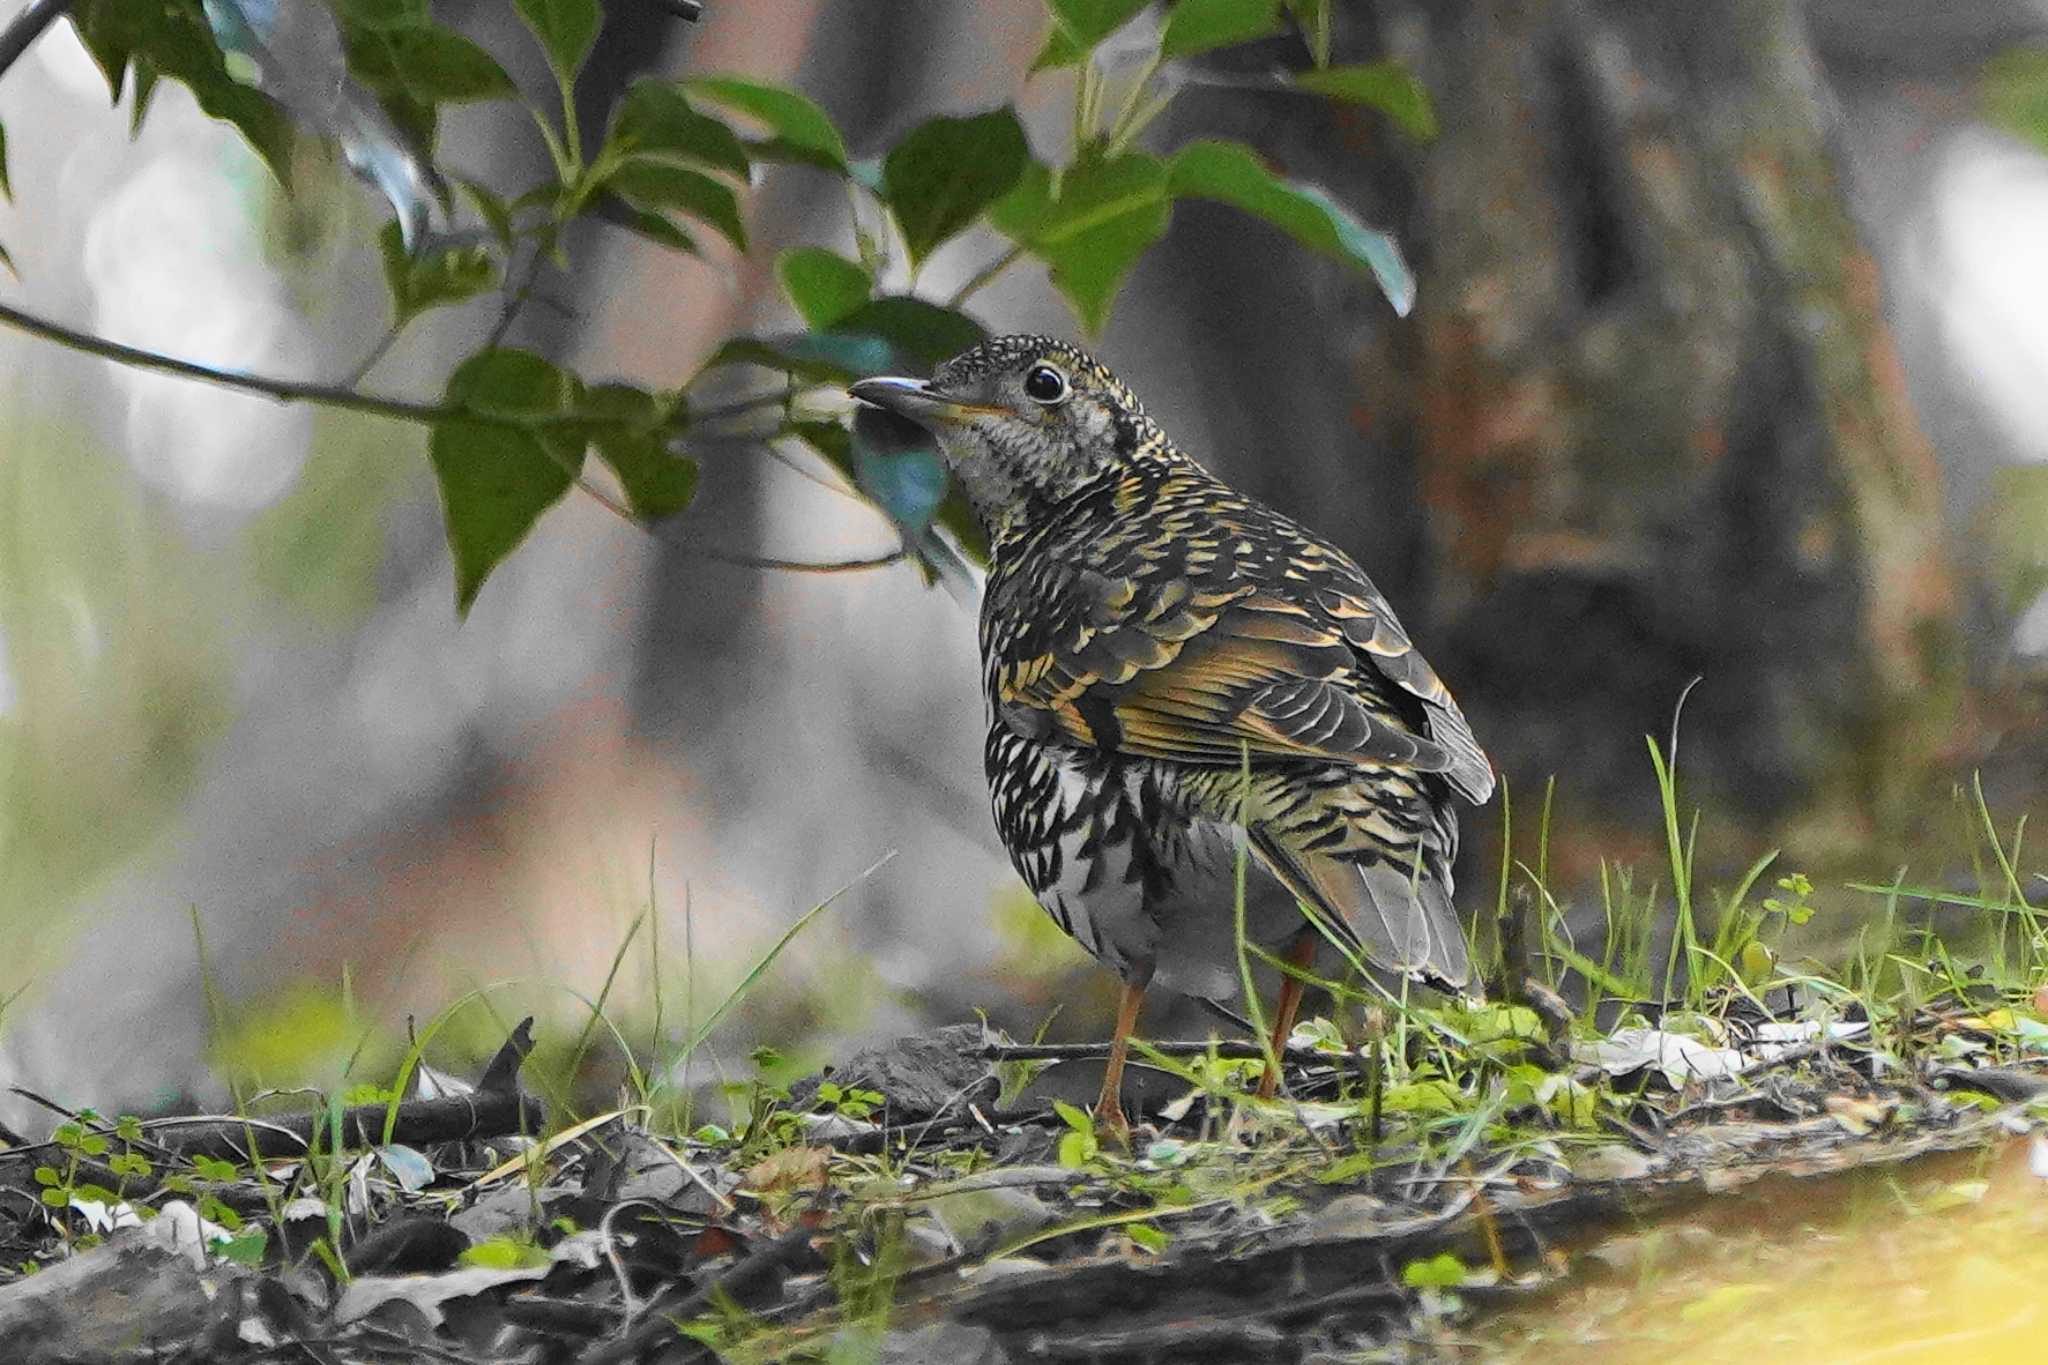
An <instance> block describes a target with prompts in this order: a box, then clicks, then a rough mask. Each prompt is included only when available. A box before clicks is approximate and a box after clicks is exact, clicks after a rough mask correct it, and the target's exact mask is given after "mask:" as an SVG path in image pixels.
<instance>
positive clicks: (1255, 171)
mask: <svg viewBox="0 0 2048 1365" xmlns="http://www.w3.org/2000/svg"><path fill="white" fill-rule="evenodd" d="M1167 188H1168V189H1169V191H1170V192H1171V193H1172V194H1173V196H1174V197H1175V198H1176V199H1186V198H1195V199H1215V200H1220V201H1221V202H1223V203H1226V204H1230V205H1233V206H1235V207H1237V208H1240V209H1243V210H1244V211H1245V212H1246V213H1250V214H1254V215H1256V216H1258V217H1260V218H1263V219H1265V220H1266V221H1267V222H1269V223H1271V224H1273V225H1274V226H1275V227H1277V228H1279V229H1280V230H1281V231H1283V232H1285V233H1287V234H1288V235H1289V236H1291V237H1293V238H1294V239H1295V240H1296V241H1298V242H1300V243H1302V244H1303V245H1304V246H1309V247H1313V248H1314V249H1315V250H1317V251H1320V252H1323V253H1324V254H1326V255H1329V256H1333V257H1335V258H1336V259H1338V260H1340V261H1343V262H1344V263H1346V264H1347V265H1351V266H1355V267H1356V268H1358V269H1360V270H1364V271H1367V272H1369V273H1371V275H1372V276H1373V278H1374V279H1376V280H1377V281H1379V286H1380V289H1381V291H1382V292H1384V293H1385V294H1386V296H1387V301H1388V302H1389V303H1391V304H1393V305H1394V311H1395V312H1396V313H1399V314H1401V315H1402V316H1404V317H1405V316H1407V313H1408V310H1409V309H1410V308H1412V307H1413V306H1414V304H1415V277H1414V276H1413V275H1412V274H1410V273H1409V271H1408V265H1407V262H1405V261H1404V260H1402V259H1401V248H1400V246H1399V245H1398V244H1397V243H1396V242H1395V241H1394V239H1393V238H1392V237H1389V236H1388V235H1387V234H1386V233H1384V232H1379V231H1377V230H1375V229H1373V228H1369V227H1367V226H1366V225H1365V224H1364V223H1362V222H1360V221H1359V220H1358V218H1357V216H1356V215H1354V214H1353V213H1352V212H1351V211H1350V210H1349V209H1347V208H1345V207H1344V206H1343V205H1341V204H1339V203H1337V202H1336V201H1335V200H1334V199H1332V198H1331V197H1330V196H1329V194H1328V193H1326V192H1325V191H1324V190H1323V189H1322V188H1321V187H1320V186H1316V185H1307V184H1303V183H1301V182H1299V181H1295V180H1289V179H1286V178H1285V177H1283V176H1279V175H1276V174H1274V173H1273V171H1272V170H1270V169H1269V168H1268V167H1267V166H1266V164H1265V163H1264V162H1262V161H1260V160H1259V159H1258V157H1256V156H1254V155H1253V154H1252V153H1251V151H1250V150H1249V149H1248V148H1246V147H1243V146H1241V145H1239V144H1238V143H1235V142H1213V141H1205V142H1193V143H1189V144H1188V145H1187V146H1185V147H1183V148H1181V149H1180V151H1178V152H1177V153H1175V154H1174V157H1173V161H1172V164H1171V167H1170V169H1169V171H1168V175H1167Z"/></svg>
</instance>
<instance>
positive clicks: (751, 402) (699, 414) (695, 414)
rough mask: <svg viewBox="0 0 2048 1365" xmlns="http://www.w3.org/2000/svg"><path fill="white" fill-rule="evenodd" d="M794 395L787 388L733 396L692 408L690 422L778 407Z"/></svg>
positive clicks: (707, 420)
mask: <svg viewBox="0 0 2048 1365" xmlns="http://www.w3.org/2000/svg"><path fill="white" fill-rule="evenodd" d="M794 396H795V395H794V394H792V393H791V392H790V391H789V390H788V389H776V390H774V391H773V392H771V393H757V394H753V395H751V396H749V397H746V398H735V399H734V400H733V401H732V402H730V403H717V404H714V405H712V406H711V407H705V408H692V409H691V411H690V420H691V421H692V422H715V421H717V420H718V419H719V418H721V417H739V416H741V415H743V414H745V413H749V412H759V411H760V410H761V409H762V408H779V407H781V406H782V405H783V404H784V403H787V402H789V401H790V400H791V399H792V398H793V397H794Z"/></svg>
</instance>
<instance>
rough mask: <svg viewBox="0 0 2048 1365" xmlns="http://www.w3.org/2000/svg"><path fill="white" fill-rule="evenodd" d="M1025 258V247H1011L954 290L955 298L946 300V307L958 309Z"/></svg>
mask: <svg viewBox="0 0 2048 1365" xmlns="http://www.w3.org/2000/svg"><path fill="white" fill-rule="evenodd" d="M1023 256H1024V248H1023V247H1021V246H1013V247H1011V248H1010V249H1009V250H1008V251H1005V252H1004V253H1003V254H1002V255H1000V256H998V257H996V258H995V259H994V260H993V261H990V262H989V263H988V264H987V265H985V266H983V267H982V268H981V269H979V270H977V271H975V272H974V274H972V275H970V276H968V279H967V283H965V284H963V285H961V286H960V287H959V288H958V289H956V290H954V291H953V297H952V298H950V299H947V300H946V306H947V307H948V308H958V307H959V306H960V305H961V304H963V303H965V302H967V300H969V299H971V298H973V297H974V296H975V295H976V294H978V293H980V292H981V291H982V290H983V289H985V288H986V287H988V286H989V285H991V284H993V283H994V282H995V279H996V277H997V276H998V275H1000V274H1002V273H1003V272H1004V271H1005V270H1008V269H1009V268H1010V267H1011V266H1013V265H1015V264H1016V263H1017V262H1018V261H1020V260H1022V259H1023Z"/></svg>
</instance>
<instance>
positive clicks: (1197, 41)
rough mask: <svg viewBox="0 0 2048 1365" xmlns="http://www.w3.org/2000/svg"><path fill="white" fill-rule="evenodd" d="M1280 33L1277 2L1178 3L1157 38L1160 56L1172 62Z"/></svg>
mask: <svg viewBox="0 0 2048 1365" xmlns="http://www.w3.org/2000/svg"><path fill="white" fill-rule="evenodd" d="M1279 30H1280V0H1179V3H1177V4H1175V5H1174V7H1173V10H1172V11H1171V12H1170V13H1169V14H1168V15H1167V16H1166V28H1165V31H1164V32H1162V33H1161V34H1160V35H1159V55H1160V56H1161V57H1164V58H1166V60H1168V61H1172V60H1173V59H1174V58H1176V57H1193V56H1196V55H1198V54H1199V53H1203V52H1210V51H1213V50H1215V49H1216V48H1219V47H1229V46H1230V45H1231V44H1232V43H1244V42H1249V41H1251V40H1252V39H1254V38H1265V37H1269V36H1270V35H1272V34H1274V33H1277V32H1279Z"/></svg>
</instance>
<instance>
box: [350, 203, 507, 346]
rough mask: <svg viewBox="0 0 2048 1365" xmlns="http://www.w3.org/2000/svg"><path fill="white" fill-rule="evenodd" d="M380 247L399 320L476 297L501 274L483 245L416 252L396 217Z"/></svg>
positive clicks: (380, 235)
mask: <svg viewBox="0 0 2048 1365" xmlns="http://www.w3.org/2000/svg"><path fill="white" fill-rule="evenodd" d="M377 247H378V250H379V251H380V252H381V253H382V254H383V257H384V283H385V285H386V287H387V288H389V289H390V291H391V312H392V317H393V318H394V319H395V320H396V321H398V322H407V321H410V320H411V319H413V318H415V317H418V316H419V315H420V314H421V313H424V312H426V311H427V310H428V309H430V308H440V307H443V306H444V305H447V304H453V303H462V302H464V301H465V300H468V299H472V298H475V297H476V296H477V295H478V294H481V293H482V292H483V291H484V290H486V289H489V288H490V287H491V285H492V284H493V283H495V282H496V280H497V278H498V266H497V262H495V261H493V260H492V259H491V256H490V253H489V252H487V251H485V250H484V249H483V248H482V247H478V246H459V245H457V246H430V247H428V248H427V249H426V250H425V251H422V252H421V253H419V254H418V255H414V254H413V253H412V252H409V251H407V250H406V249H405V238H404V234H403V232H401V231H400V229H399V225H398V223H397V222H395V221H393V222H389V223H386V224H385V225H384V228H383V230H382V231H381V232H379V233H378V234H377Z"/></svg>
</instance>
